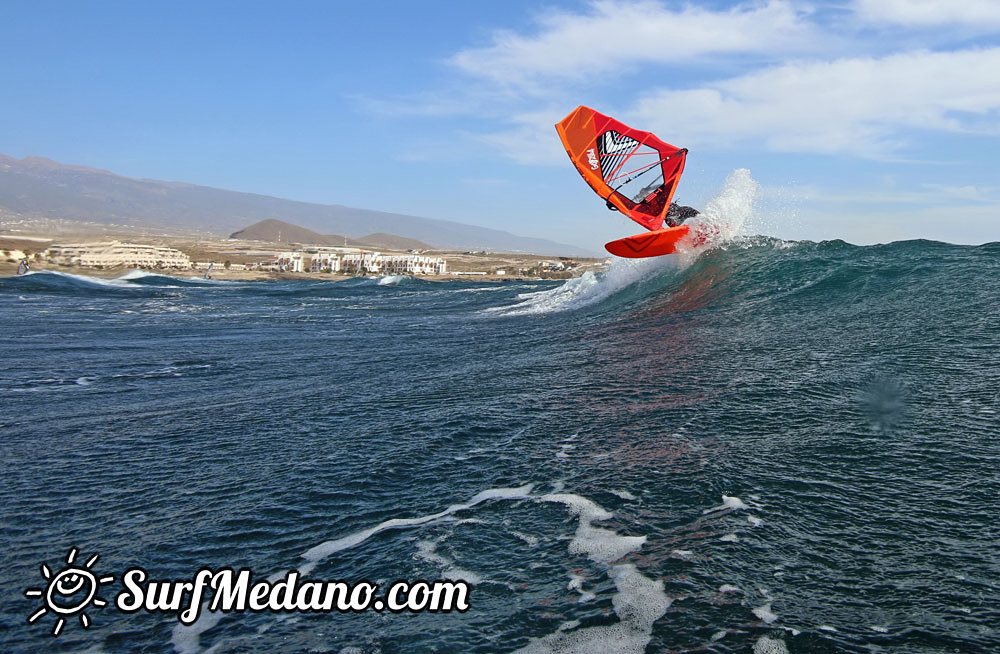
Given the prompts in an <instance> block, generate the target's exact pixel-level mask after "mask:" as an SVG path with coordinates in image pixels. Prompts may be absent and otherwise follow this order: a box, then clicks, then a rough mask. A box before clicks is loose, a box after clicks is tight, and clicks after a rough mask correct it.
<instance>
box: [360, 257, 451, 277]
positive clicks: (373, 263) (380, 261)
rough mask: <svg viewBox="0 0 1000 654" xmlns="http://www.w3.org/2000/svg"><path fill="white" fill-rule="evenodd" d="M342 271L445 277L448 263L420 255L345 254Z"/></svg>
mask: <svg viewBox="0 0 1000 654" xmlns="http://www.w3.org/2000/svg"><path fill="white" fill-rule="evenodd" d="M342 269H343V270H345V271H350V272H364V273H370V274H376V275H402V274H407V273H409V274H412V275H445V274H447V272H448V263H447V262H446V261H445V260H444V259H440V258H438V257H425V256H423V255H419V254H381V253H379V252H362V253H360V254H345V255H344V258H343V264H342Z"/></svg>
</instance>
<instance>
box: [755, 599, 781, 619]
mask: <svg viewBox="0 0 1000 654" xmlns="http://www.w3.org/2000/svg"><path fill="white" fill-rule="evenodd" d="M753 614H754V615H755V616H757V617H758V618H759V619H761V620H763V621H764V622H765V623H766V624H771V623H772V622H774V621H775V620H777V619H778V614H776V613H775V612H774V611H772V610H771V603H770V602H768V603H767V604H765V605H764V606H758V607H757V608H755V609H754V610H753Z"/></svg>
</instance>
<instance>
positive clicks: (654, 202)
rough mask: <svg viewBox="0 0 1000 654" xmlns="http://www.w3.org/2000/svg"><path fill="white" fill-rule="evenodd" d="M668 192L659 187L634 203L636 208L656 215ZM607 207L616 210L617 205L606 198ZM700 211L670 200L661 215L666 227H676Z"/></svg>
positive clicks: (660, 209)
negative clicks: (665, 210)
mask: <svg viewBox="0 0 1000 654" xmlns="http://www.w3.org/2000/svg"><path fill="white" fill-rule="evenodd" d="M667 195H668V192H667V189H666V188H662V187H661V188H660V189H658V190H657V191H656V192H655V193H653V194H651V195H650V196H649V197H647V198H646V199H645V200H643V201H642V202H640V203H639V204H637V205H636V207H635V208H636V209H638V210H640V211H642V213H644V214H646V215H650V216H658V215H659V214H660V212H661V211H663V203H664V202H666V198H667ZM607 205H608V209H611V210H612V211H618V207H616V206H615V205H613V204H611V200H610V199H609V200H607ZM699 213H700V212H699V211H698V210H697V209H695V208H694V207H687V206H684V205H682V204H677V203H676V202H671V203H670V206H669V207H668V208H667V215H665V216H664V217H663V223H664V224H665V225H666V226H667V227H677V226H678V225H680V224H682V223H683V222H684V221H685V220H687V219H688V218H694V217H695V216H697V215H698V214H699Z"/></svg>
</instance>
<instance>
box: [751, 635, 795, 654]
mask: <svg viewBox="0 0 1000 654" xmlns="http://www.w3.org/2000/svg"><path fill="white" fill-rule="evenodd" d="M753 654H788V646H787V645H785V641H783V640H778V639H775V638H771V637H770V636H761V637H760V638H758V639H757V642H756V643H754V644H753Z"/></svg>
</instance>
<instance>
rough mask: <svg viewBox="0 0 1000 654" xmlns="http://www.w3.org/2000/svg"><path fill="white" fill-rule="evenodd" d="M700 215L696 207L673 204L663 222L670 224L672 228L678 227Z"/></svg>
mask: <svg viewBox="0 0 1000 654" xmlns="http://www.w3.org/2000/svg"><path fill="white" fill-rule="evenodd" d="M698 213H699V211H698V210H697V209H695V208H694V207H686V206H684V205H683V204H677V203H676V202H671V203H670V208H668V209H667V215H666V216H664V219H663V222H665V223H668V224H669V225H670V226H671V227H677V226H678V225H680V224H681V223H683V222H684V221H685V220H687V219H688V218H694V217H695V216H697V215H698Z"/></svg>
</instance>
